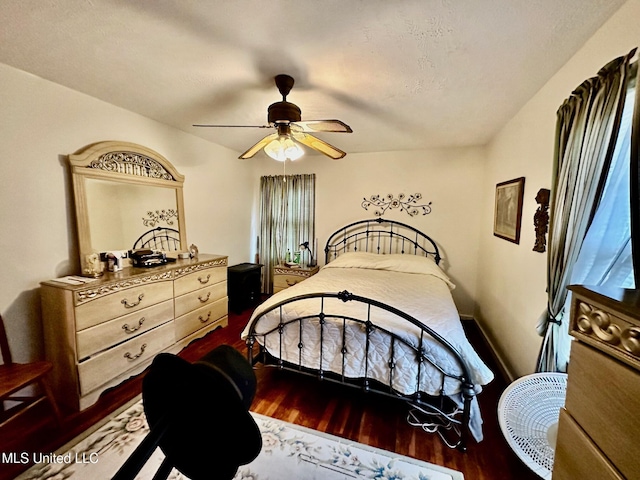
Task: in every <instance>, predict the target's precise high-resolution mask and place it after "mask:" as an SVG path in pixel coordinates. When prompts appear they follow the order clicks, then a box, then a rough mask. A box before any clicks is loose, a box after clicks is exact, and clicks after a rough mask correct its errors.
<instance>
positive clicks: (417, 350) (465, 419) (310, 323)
mask: <svg viewBox="0 0 640 480" xmlns="http://www.w3.org/2000/svg"><path fill="white" fill-rule="evenodd" d="M314 298H317V299H320V300H319V305H320V309H319V311H318V313H316V314H312V315H305V316H301V317H297V318H292V319H291V318H284V317H285V316H286V315H283V307H284V306H285V305H287V304H291V303H293V302H298V301H302V300H308V299H314ZM325 299H339V300H342V302H345V303H346V302H358V303H362V304H365V305H366V312H367V313H366V318H352V317H349V316H345V315H344V313H343V314H341V313H339V312H333V311H330V308H329V307H328V306H327V305H326V303H327V302H325ZM372 307H376V308H379V309H382V310H385V311H387V312H391V313H392V314H394V315H395V316H397V317H399V318H402V319H403V320H405V321H407V322H409V323H410V324H412V325H415V326H416V327H418V328H419V329H420V330H419V331H420V334H419V337H418V340H417V345H414V344H412V343H411V342H410V341H407V340H405V339H403V338H401V337H400V336H398V335H397V334H395V333H393V332H391V331H389V330H387V329H385V328H382V327H380V326H379V325H376V324H375V322H374V321H373V320H372V318H371V309H372ZM275 310H278V312H277V313H276V314H278V315H279V322H278V324H277V325H275V326H274V327H273V328H271V329H270V330H268V331H266V332H261V333H256V327H257V326H258V325H259V319H260V318H261V317H264V316H265V315H267V314H268V313H270V312H273V311H275ZM329 323H331V324H332V325H333V327H335V326H336V325H337V326H338V328H339V329H341V332H342V340H341V348H339V349H337V350H338V351H335V352H331V354H332V355H333V356H332V358H331V359H335V358H336V356H338V357H339V358H340V361H341V365H342V372H341V373H335V372H332V371H329V370H325V367H324V366H325V365H327V364H328V363H329V361H330V360H331V359H327V358H325V357H326V356H328V354H327V352H325V351H324V350H325V348H323V347H324V346H325V342H326V340H325V335H326V330H327V328H328V326H329ZM354 325H358V326H359V328H360V329H361V330H362V332H363V335H364V336H365V351H364V375H362V376H361V377H359V378H350V377H348V376H346V375H345V365H346V362H347V356H349V355H352V354H355V352H349V350H348V346H347V340H346V332H347V330H348V328H350V326H354ZM292 328H294V329H296V330H295V332H296V333H297V334H298V345H297V348H298V355H297V356H298V361H297V362H292V361H291V359H289V360H285V359H283V343H284V335H285V331H286V330H288V329H292ZM304 328H314V329H316V330H317V331H318V332H319V342H320V352H319V354H320V364H319V368H318V369H313V368H309V367H308V366H305V365H303V361H302V356H303V350H304V348H305V344H304V341H303V329H304ZM374 332H375V333H376V335H382V336H384V337H385V338H386V339H387V340H388V341H389V345H390V347H389V356H388V358H387V359H386V360H385V361H386V363H387V366H388V370H389V378H388V379H387V380H386V381H384V382H380V381H379V379H378V380H377V379H374V378H373V377H372V376H370V372H371V368H372V366H371V365H370V348H371V346H372V343H371V342H372V339H371V336H372V334H373V333H374ZM267 337H269V338H270V339H271V338H275V339H277V340H276V342H277V343H278V344H279V348H278V350H279V351H277V352H274V351H273V348H272V351H270V352H269V351H267V349H266V347H265V345H266V344H267ZM427 342H437V343H438V344H439V345H441V346H442V347H443V348H445V349H446V350H447V351H448V352H449V353H450V355H451V357H452V358H453V359H454V360H455V363H456V364H457V365H458V367H459V372H458V373H452V372H448V371H446V369H445V368H443V367H442V366H440V365H438V364H437V363H436V362H435V361H434V359H433V358H431V357H430V356H429V354H428V348H425V347H426V346H427V345H426V343H427ZM246 344H247V357H248V360H249V362H250V363H251V364H252V365H255V364H256V363H258V362H260V363H262V364H263V365H265V366H272V367H277V368H278V369H281V370H288V371H295V372H298V373H302V374H306V375H312V376H315V377H317V378H318V379H319V380H323V381H331V382H336V383H340V384H343V385H348V386H351V387H356V388H359V389H362V390H363V391H365V392H374V393H376V394H381V395H384V396H389V397H393V398H396V399H401V400H404V401H405V402H406V403H407V404H409V405H410V407H411V410H410V412H409V416H408V421H409V423H411V424H412V425H416V426H420V427H422V428H423V429H425V430H426V431H428V432H430V433H434V432H437V433H438V434H439V435H440V436H441V437H442V439H443V440H444V442H445V443H446V444H447V445H448V446H449V447H451V448H458V449H460V450H463V451H464V450H466V445H467V437H468V432H469V420H470V410H471V401H472V399H473V397H474V396H475V395H476V393H475V390H474V385H473V383H472V382H471V377H470V374H469V369H468V367H467V365H466V362H465V361H464V359H463V357H462V356H461V355H460V353H459V352H458V351H457V350H456V348H454V347H453V346H452V345H451V344H450V343H449V342H448V341H447V340H446V339H445V338H443V337H442V336H441V335H439V334H438V333H437V332H435V331H433V330H432V329H431V328H429V327H428V326H426V325H424V324H422V323H421V322H420V321H418V320H417V319H415V318H414V317H412V316H410V315H408V314H406V313H405V312H402V311H400V310H398V309H397V308H395V307H392V306H390V305H386V304H384V303H382V302H379V301H376V300H373V299H370V298H365V297H361V296H358V295H353V294H351V293H349V292H347V291H342V292H339V293H312V294H306V295H299V296H297V297H293V298H290V299H287V300H284V301H282V302H279V303H277V304H275V305H273V306H272V307H270V308H269V309H268V310H265V311H264V312H262V313H261V314H260V316H259V317H258V318H256V319H255V320H254V321H253V322H252V324H251V326H250V329H249V333H248V336H247V338H246ZM400 345H402V346H403V347H406V348H408V349H410V351H411V352H412V354H413V355H415V358H414V360H415V362H416V364H415V366H416V368H417V375H416V384H415V389H414V391H413V392H411V393H408V394H407V393H401V392H399V391H397V390H396V389H394V388H393V385H394V382H393V381H394V375H395V374H396V368H397V367H396V360H397V359H398V358H397V357H396V352H397V350H398V348H400ZM256 348H257V353H256V351H255V350H256ZM405 358H406V357H405ZM426 363H429V364H430V365H432V366H433V367H434V368H435V369H436V371H437V372H438V375H440V377H441V378H440V379H439V381H440V392H439V394H438V395H435V396H434V395H429V394H426V393H424V392H423V391H422V388H423V387H422V386H421V379H422V378H421V377H422V373H423V372H422V370H423V368H426V367H425V366H424V365H426ZM447 379H452V380H454V381H456V382H459V384H460V394H461V396H462V399H463V402H462V404H463V408H462V410H460V409H459V408H458V407H457V406H456V405H455V403H454V402H453V401H451V399H450V398H449V397H448V396H447V395H445V392H444V390H445V381H447ZM450 381H451V380H449V382H450ZM425 418H427V419H428V420H425Z"/></svg>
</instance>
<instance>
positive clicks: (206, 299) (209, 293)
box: [198, 292, 211, 303]
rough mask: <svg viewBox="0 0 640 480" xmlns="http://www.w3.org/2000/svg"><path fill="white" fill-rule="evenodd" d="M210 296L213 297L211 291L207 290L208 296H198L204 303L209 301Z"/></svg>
mask: <svg viewBox="0 0 640 480" xmlns="http://www.w3.org/2000/svg"><path fill="white" fill-rule="evenodd" d="M209 297H211V292H207V296H206V297H204V298H203V297H202V295H200V296H199V297H198V300H200V301H201V302H202V303H205V302H207V301H209Z"/></svg>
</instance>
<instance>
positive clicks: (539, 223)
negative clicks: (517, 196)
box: [533, 188, 551, 252]
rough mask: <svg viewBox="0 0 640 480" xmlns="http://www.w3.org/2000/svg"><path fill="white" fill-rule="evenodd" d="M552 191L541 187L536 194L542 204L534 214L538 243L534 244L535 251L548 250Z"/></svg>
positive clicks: (538, 201)
mask: <svg viewBox="0 0 640 480" xmlns="http://www.w3.org/2000/svg"><path fill="white" fill-rule="evenodd" d="M550 194H551V192H550V191H549V190H548V189H546V188H541V189H540V190H539V191H538V194H537V195H536V202H537V203H538V204H540V206H539V207H538V209H537V210H536V213H535V214H534V215H533V226H534V227H535V229H536V243H535V245H534V246H533V251H534V252H545V251H546V250H547V231H548V230H549V196H550Z"/></svg>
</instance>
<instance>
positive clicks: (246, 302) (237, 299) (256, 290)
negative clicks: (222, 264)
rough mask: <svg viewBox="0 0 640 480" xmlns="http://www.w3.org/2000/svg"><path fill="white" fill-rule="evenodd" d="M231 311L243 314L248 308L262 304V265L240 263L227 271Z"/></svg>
mask: <svg viewBox="0 0 640 480" xmlns="http://www.w3.org/2000/svg"><path fill="white" fill-rule="evenodd" d="M227 275H228V278H227V288H228V296H229V309H230V310H233V311H234V312H235V313H242V311H243V310H245V309H246V308H248V307H252V306H255V305H257V304H258V303H259V302H260V291H261V290H262V265H260V264H258V263H240V264H238V265H232V266H231V267H229V268H228V269H227Z"/></svg>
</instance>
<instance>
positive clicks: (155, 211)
mask: <svg viewBox="0 0 640 480" xmlns="http://www.w3.org/2000/svg"><path fill="white" fill-rule="evenodd" d="M68 158H69V164H70V165H71V173H72V178H73V192H74V198H75V211H76V222H77V229H78V244H79V252H80V264H81V266H82V269H83V272H85V267H86V265H87V262H88V261H89V260H88V259H89V258H90V257H93V258H94V259H95V255H94V254H100V253H109V252H123V251H127V250H130V249H134V248H138V249H152V250H162V251H166V252H179V251H186V250H187V238H186V227H185V221H184V203H183V196H182V188H183V183H184V176H183V175H181V174H179V173H178V172H177V171H176V169H175V167H174V166H173V165H172V164H171V163H170V162H169V161H168V160H167V159H166V158H164V157H163V156H162V155H160V154H158V153H157V152H154V151H153V150H150V149H148V148H146V147H143V146H141V145H136V144H133V143H126V142H114V141H109V142H100V143H96V144H93V145H89V146H88V147H85V148H84V149H82V150H80V151H79V152H76V153H74V154H73V155H69V157H68ZM126 265H127V264H126V263H125V266H126Z"/></svg>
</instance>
